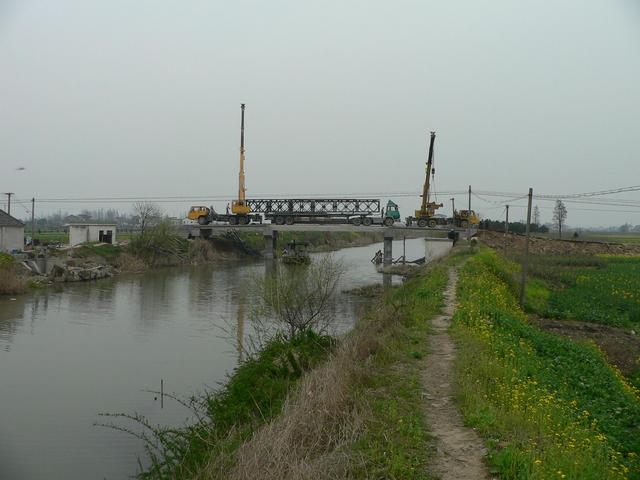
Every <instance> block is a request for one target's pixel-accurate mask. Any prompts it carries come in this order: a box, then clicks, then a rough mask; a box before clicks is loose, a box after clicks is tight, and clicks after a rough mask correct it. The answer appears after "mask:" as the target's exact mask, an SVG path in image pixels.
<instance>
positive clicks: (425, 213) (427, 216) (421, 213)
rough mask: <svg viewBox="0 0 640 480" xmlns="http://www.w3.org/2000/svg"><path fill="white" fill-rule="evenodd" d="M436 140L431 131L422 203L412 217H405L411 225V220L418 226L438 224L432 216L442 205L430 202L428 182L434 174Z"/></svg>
mask: <svg viewBox="0 0 640 480" xmlns="http://www.w3.org/2000/svg"><path fill="white" fill-rule="evenodd" d="M435 140H436V132H431V138H430V140H429V156H428V157H427V170H426V176H425V179H424V186H423V188H422V195H420V196H421V197H422V204H421V205H420V210H416V211H415V216H414V217H411V216H410V217H407V225H411V224H412V223H413V222H417V223H418V226H419V227H426V226H429V227H435V226H436V225H437V224H438V221H437V219H436V218H434V215H435V211H436V210H437V209H438V208H440V207H442V204H441V203H436V202H430V201H429V200H430V198H429V197H430V193H431V192H430V188H431V185H430V182H429V177H430V176H431V175H434V174H435V168H434V167H433V144H434V143H435Z"/></svg>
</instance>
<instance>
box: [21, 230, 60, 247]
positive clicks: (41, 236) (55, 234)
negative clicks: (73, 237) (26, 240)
mask: <svg viewBox="0 0 640 480" xmlns="http://www.w3.org/2000/svg"><path fill="white" fill-rule="evenodd" d="M30 234H31V231H30V230H29V229H28V228H27V229H25V235H30ZM35 238H36V239H38V240H40V241H41V242H51V243H62V244H68V243H69V234H68V233H67V232H59V231H51V232H38V231H36V234H35Z"/></svg>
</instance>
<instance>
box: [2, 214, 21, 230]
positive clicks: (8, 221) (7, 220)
mask: <svg viewBox="0 0 640 480" xmlns="http://www.w3.org/2000/svg"><path fill="white" fill-rule="evenodd" d="M0 227H24V223H22V222H21V221H20V220H18V219H17V218H14V217H12V216H11V215H9V214H8V213H7V212H5V211H3V210H0Z"/></svg>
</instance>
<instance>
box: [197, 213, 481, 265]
mask: <svg viewBox="0 0 640 480" xmlns="http://www.w3.org/2000/svg"><path fill="white" fill-rule="evenodd" d="M184 228H185V230H186V231H187V233H188V235H189V236H191V237H204V238H208V237H211V236H214V235H221V234H224V233H226V232H229V231H236V232H254V233H262V235H263V236H264V246H265V250H264V255H265V258H266V259H273V258H275V256H276V252H277V251H278V236H279V232H363V233H365V232H366V233H383V239H384V250H383V264H384V265H391V263H392V261H393V240H394V238H395V239H398V238H402V237H401V236H402V235H410V236H411V237H412V238H419V237H423V238H425V240H428V241H434V242H451V240H449V239H448V238H447V232H449V231H450V230H452V228H451V227H447V226H439V227H435V228H421V227H413V226H412V227H407V226H406V225H394V226H393V227H382V226H379V225H371V226H368V227H366V226H363V225H359V226H356V225H351V224H293V225H275V224H272V223H262V224H260V223H257V224H249V225H233V226H231V225H229V224H210V225H185V227H184ZM453 230H456V231H458V232H459V233H460V237H461V238H464V237H465V235H467V233H468V230H467V229H462V228H454V229H453ZM470 233H471V236H474V235H475V234H476V233H477V229H471V231H470Z"/></svg>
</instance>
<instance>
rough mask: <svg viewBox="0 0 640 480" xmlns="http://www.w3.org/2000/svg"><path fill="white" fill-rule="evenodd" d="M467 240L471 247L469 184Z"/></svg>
mask: <svg viewBox="0 0 640 480" xmlns="http://www.w3.org/2000/svg"><path fill="white" fill-rule="evenodd" d="M467 242H469V248H471V185H469V211H468V212H467Z"/></svg>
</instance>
